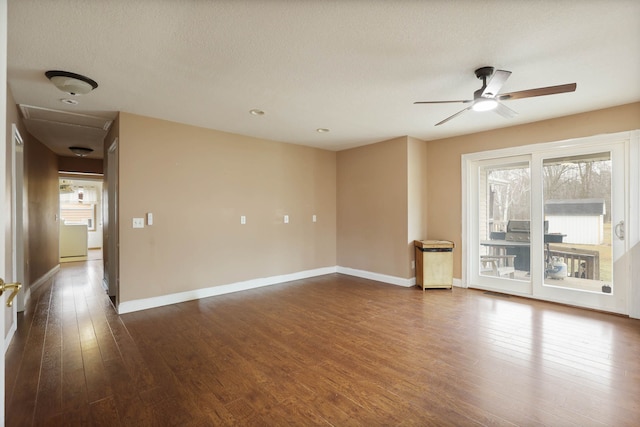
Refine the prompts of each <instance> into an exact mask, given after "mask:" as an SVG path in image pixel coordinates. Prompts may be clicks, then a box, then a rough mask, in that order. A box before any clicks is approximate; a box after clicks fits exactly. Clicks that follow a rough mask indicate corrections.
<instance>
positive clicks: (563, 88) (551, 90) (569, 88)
mask: <svg viewBox="0 0 640 427" xmlns="http://www.w3.org/2000/svg"><path fill="white" fill-rule="evenodd" d="M576 87H577V85H576V84H575V83H569V84H566V85H558V86H547V87H539V88H536V89H528V90H521V91H519V92H511V93H503V94H500V95H498V96H497V97H496V98H497V99H499V100H500V101H510V100H512V99H521V98H533V97H534V96H544V95H555V94H556V93H565V92H573V91H575V90H576Z"/></svg>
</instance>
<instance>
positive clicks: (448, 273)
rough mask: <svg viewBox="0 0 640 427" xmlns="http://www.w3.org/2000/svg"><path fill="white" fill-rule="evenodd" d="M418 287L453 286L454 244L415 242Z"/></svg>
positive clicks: (446, 242) (431, 241) (438, 241)
mask: <svg viewBox="0 0 640 427" xmlns="http://www.w3.org/2000/svg"><path fill="white" fill-rule="evenodd" d="M413 245H414V247H415V255H416V285H418V286H420V287H421V288H422V290H423V291H424V290H425V289H427V288H448V289H451V288H452V286H453V248H454V246H455V245H454V243H453V242H449V241H447V240H414V242H413Z"/></svg>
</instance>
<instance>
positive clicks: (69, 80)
mask: <svg viewBox="0 0 640 427" xmlns="http://www.w3.org/2000/svg"><path fill="white" fill-rule="evenodd" d="M44 75H45V76H47V78H48V79H49V80H51V83H53V84H54V85H55V87H57V88H58V89H60V90H61V91H63V92H65V93H68V94H69V95H73V96H76V95H86V94H87V93H89V92H91V91H92V90H94V89H95V88H97V87H98V83H96V82H95V80H92V79H90V78H89V77H86V76H83V75H81V74H76V73H71V72H69V71H60V70H50V71H47V72H46V73H44Z"/></svg>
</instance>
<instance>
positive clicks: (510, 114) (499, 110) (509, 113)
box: [493, 102, 518, 119]
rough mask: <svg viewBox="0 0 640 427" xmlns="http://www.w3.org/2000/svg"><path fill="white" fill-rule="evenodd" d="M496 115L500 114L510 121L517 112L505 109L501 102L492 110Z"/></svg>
mask: <svg viewBox="0 0 640 427" xmlns="http://www.w3.org/2000/svg"><path fill="white" fill-rule="evenodd" d="M493 111H495V112H496V113H498V114H500V115H501V116H502V117H504V118H505V119H512V118H514V117H515V116H517V115H518V113H517V112H515V111H513V110H512V109H511V108H509V107H507V106H506V105H504V104H503V103H501V102H498V106H497V107H496V108H494V110H493Z"/></svg>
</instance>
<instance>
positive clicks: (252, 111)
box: [249, 108, 264, 116]
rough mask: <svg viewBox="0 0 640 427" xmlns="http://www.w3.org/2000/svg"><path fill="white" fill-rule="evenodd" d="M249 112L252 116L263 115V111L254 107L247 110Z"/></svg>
mask: <svg viewBox="0 0 640 427" xmlns="http://www.w3.org/2000/svg"><path fill="white" fill-rule="evenodd" d="M249 113H250V114H251V115H253V116H264V111H262V110H259V109H257V108H254V109H253V110H249Z"/></svg>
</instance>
